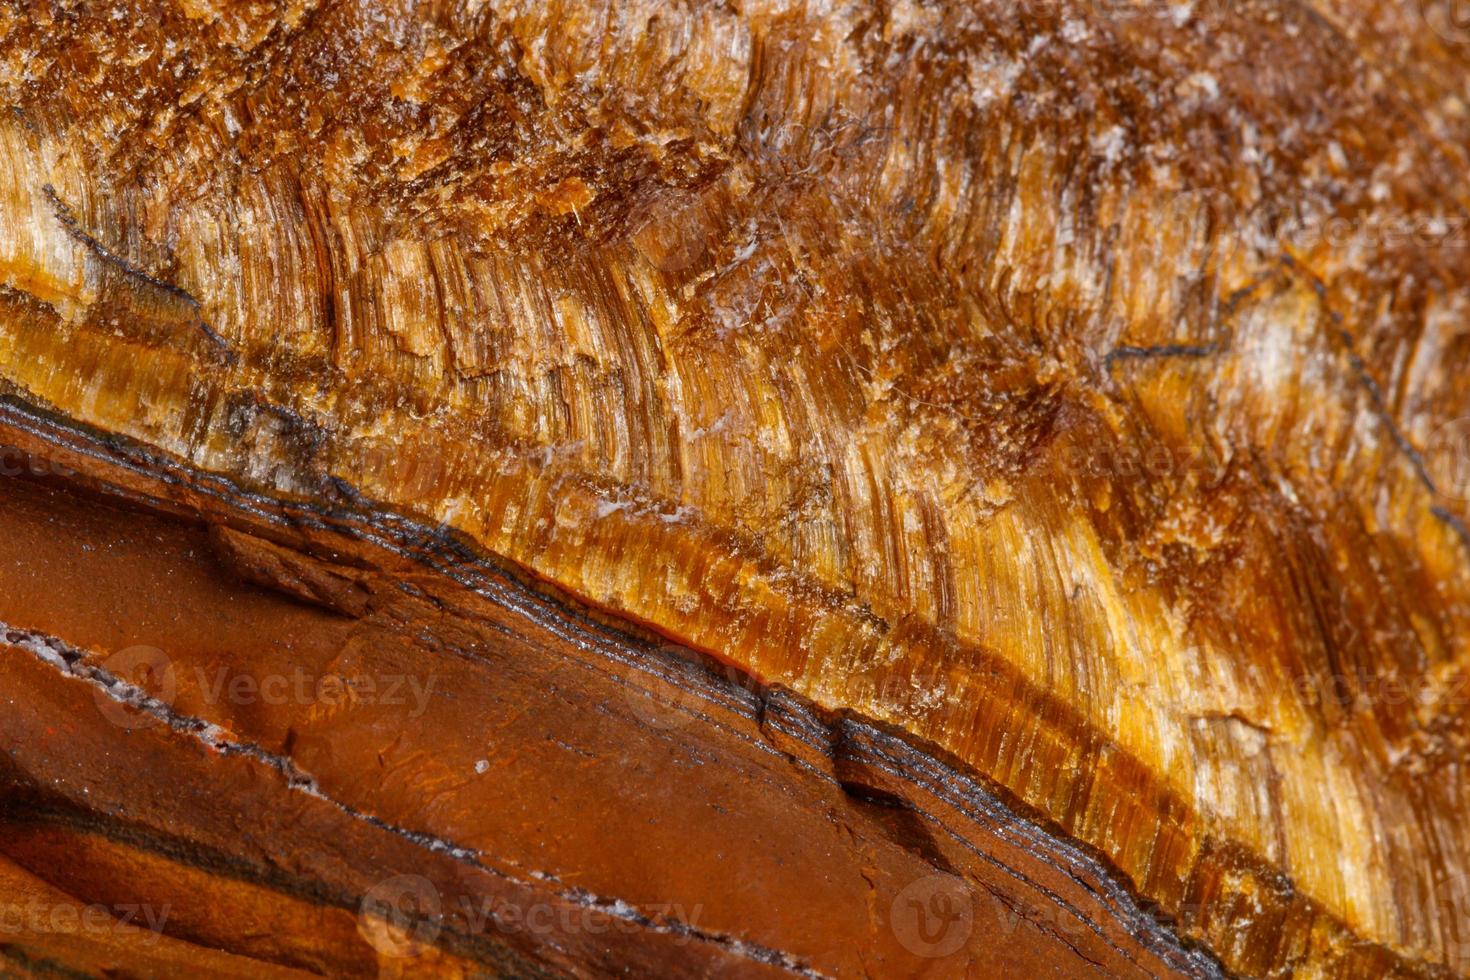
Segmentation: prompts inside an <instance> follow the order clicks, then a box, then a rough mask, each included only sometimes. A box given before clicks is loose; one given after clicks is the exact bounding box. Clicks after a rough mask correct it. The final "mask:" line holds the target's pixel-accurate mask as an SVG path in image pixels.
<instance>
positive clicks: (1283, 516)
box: [0, 0, 1470, 975]
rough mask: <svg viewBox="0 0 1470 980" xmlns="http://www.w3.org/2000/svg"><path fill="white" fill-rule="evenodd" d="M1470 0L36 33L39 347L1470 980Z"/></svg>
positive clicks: (311, 12)
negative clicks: (1467, 6) (1469, 761)
mask: <svg viewBox="0 0 1470 980" xmlns="http://www.w3.org/2000/svg"><path fill="white" fill-rule="evenodd" d="M1444 6H1445V8H1446V9H1441V7H1440V6H1438V5H1436V4H1435V3H1432V2H1429V0H1425V2H1422V3H1420V2H1411V0H1394V2H1390V3H1369V2H1366V0H1335V2H1325V0H1315V2H1310V3H1286V2H1243V3H1229V4H1225V3H1219V2H1213V0H1197V2H1194V3H1167V2H1163V0H1160V2H1155V3H1137V4H1135V3H1129V2H1124V0H1118V2H1082V0H1077V2H1039V0H1038V2H1034V3H1030V4H1027V3H1021V4H1012V3H998V2H997V3H989V2H981V3H960V2H954V3H940V4H932V5H920V4H916V3H910V2H899V3H891V4H890V3H869V2H858V3H852V4H835V3H833V4H827V3H823V2H820V0H816V2H812V3H805V4H802V3H791V4H786V3H781V2H770V3H765V2H752V3H739V4H715V3H699V2H694V3H690V4H686V5H671V4H666V3H662V2H656V3H655V2H650V3H628V4H611V5H604V4H594V3H584V2H575V0H574V2H551V3H547V2H539V0H538V2H535V3H525V4H522V5H517V4H515V3H509V2H506V3H497V2H487V3H474V2H462V3H450V2H444V3H440V2H428V0H424V2H418V3H415V2H400V3H390V2H387V0H382V2H378V0H356V2H332V0H323V2H321V3H318V4H307V3H295V4H288V5H280V4H270V3H249V4H242V3H223V2H210V0H180V2H178V3H174V4H169V3H149V4H131V3H128V4H116V5H109V4H105V3H93V4H78V5H70V4H66V5H63V4H37V5H25V6H21V5H13V6H9V7H6V8H3V9H0V92H3V93H4V99H5V102H6V104H7V108H6V111H5V112H4V114H3V116H0V377H3V379H4V380H5V382H6V384H7V387H8V389H9V391H10V393H11V395H12V396H13V397H14V398H17V399H19V400H20V401H21V402H23V403H25V404H27V405H30V406H34V407H37V408H39V409H42V410H44V411H47V412H50V413H52V414H53V415H54V416H57V417H63V418H66V419H68V420H71V421H72V422H75V423H77V424H80V425H82V426H86V427H89V428H90V430H92V431H95V432H97V433H99V434H101V435H103V436H105V434H107V433H115V434H118V435H121V436H126V437H128V438H129V439H131V440H135V441H137V442H139V443H142V444H145V445H147V446H151V447H154V448H156V449H157V450H159V451H160V452H162V453H164V454H166V455H169V456H172V457H174V458H176V459H177V460H178V461H179V462H181V463H183V464H185V465H187V466H189V467H192V468H193V469H195V470H198V471H202V472H205V473H212V474H218V475H223V476H226V477H228V478H230V479H231V480H233V481H235V482H236V483H237V484H238V485H239V486H241V487H243V488H248V489H250V490H253V491H257V492H265V493H268V494H271V495H274V496H278V497H284V498H292V499H297V500H307V501H311V502H314V503H317V504H320V505H322V506H328V507H338V508H344V509H356V510H359V511H363V512H371V511H381V512H397V513H401V514H405V515H409V516H411V517H413V518H415V519H417V520H420V521H424V522H426V523H429V524H433V525H444V526H445V527H446V528H448V529H452V530H454V531H457V532H461V533H462V534H463V535H464V536H465V537H466V538H467V539H468V540H471V541H473V542H474V543H475V544H476V545H477V546H478V547H479V548H481V549H483V551H484V552H485V553H487V554H489V555H493V556H500V557H503V558H506V559H509V560H511V561H512V562H514V563H517V564H518V565H519V566H521V567H522V568H524V569H525V570H526V571H528V572H529V573H530V574H531V575H533V576H535V577H538V578H540V579H543V580H545V581H547V582H549V583H552V584H554V585H555V586H556V587H557V588H558V589H560V590H562V591H563V592H564V593H566V594H569V595H571V596H575V597H577V598H579V599H580V600H582V601H585V602H587V603H590V604H592V605H595V606H597V607H601V608H602V609H604V610H606V611H608V612H610V613H613V614H616V615H618V616H621V617H624V618H626V619H627V620H631V621H633V622H636V623H638V624H641V625H642V626H643V627H647V628H651V629H652V630H654V631H657V632H659V633H662V634H664V635H666V636H668V637H670V638H673V639H675V640H678V641H680V642H682V643H686V644H688V645H690V646H692V647H694V648H696V649H700V650H704V651H707V652H709V653H712V654H714V655H716V656H718V657H720V658H723V659H724V660H726V661H729V662H731V663H733V664H736V665H739V666H740V667H742V668H744V669H746V670H748V671H749V672H750V673H751V674H753V675H755V676H756V677H758V678H761V679H762V680H764V681H767V682H771V683H776V684H781V685H786V686H789V687H790V688H792V689H794V690H796V691H798V692H800V693H801V694H803V695H805V696H808V697H810V698H812V699H813V700H815V701H816V702H817V703H818V704H820V705H824V706H826V707H829V708H852V709H855V710H857V711H858V712H860V713H861V714H863V715H866V716H869V717H872V718H876V719H879V720H883V721H887V722H892V723H895V724H897V725H899V726H902V727H903V728H905V729H907V730H909V731H910V732H912V733H914V734H915V735H917V736H920V737H922V738H925V739H928V740H930V741H931V742H932V743H934V744H935V745H936V746H937V747H939V748H940V749H943V750H945V751H947V752H949V753H952V754H953V755H954V756H956V757H957V758H958V759H959V760H961V761H962V762H964V763H966V764H968V765H969V766H972V767H973V768H974V769H975V770H976V771H978V773H980V774H981V775H982V776H984V777H988V778H989V779H992V780H994V781H995V782H996V783H999V784H1000V785H1001V786H1003V787H1005V788H1007V789H1008V790H1010V791H1011V792H1012V793H1014V794H1015V795H1016V796H1018V797H1019V798H1020V799H1021V800H1023V801H1025V802H1026V803H1028V804H1030V805H1032V806H1034V807H1035V808H1037V810H1039V811H1040V812H1041V813H1042V814H1044V815H1046V816H1047V817H1048V818H1049V819H1050V820H1052V821H1054V822H1055V824H1056V825H1058V826H1059V827H1060V828H1061V829H1062V830H1064V831H1065V832H1066V833H1069V834H1071V835H1073V836H1074V837H1076V838H1078V839H1080V840H1081V841H1083V842H1085V843H1086V844H1088V845H1091V846H1093V847H1095V848H1096V849H1097V850H1098V851H1099V852H1100V853H1101V854H1102V855H1103V856H1105V857H1106V858H1107V859H1108V860H1109V861H1111V862H1112V864H1113V865H1114V866H1115V867H1116V868H1117V869H1118V870H1119V871H1120V872H1121V873H1122V874H1123V875H1124V876H1125V877H1126V878H1127V880H1128V881H1130V882H1131V883H1132V885H1133V887H1134V888H1136V890H1137V891H1138V893H1139V894H1140V895H1141V896H1143V897H1144V898H1145V899H1148V900H1151V901H1155V902H1157V903H1159V904H1160V905H1161V906H1162V907H1163V908H1164V909H1165V910H1167V911H1168V912H1170V913H1172V914H1174V915H1176V916H1177V917H1178V919H1179V922H1180V929H1181V931H1182V932H1183V933H1184V934H1186V935H1188V936H1192V937H1194V938H1196V939H1198V940H1200V941H1202V942H1203V943H1204V945H1206V946H1207V947H1209V948H1210V949H1212V950H1213V951H1214V953H1215V954H1216V955H1218V956H1219V958H1220V959H1221V961H1222V962H1223V963H1224V964H1225V965H1226V966H1227V967H1228V968H1229V969H1231V970H1236V971H1239V972H1242V973H1250V974H1265V973H1281V972H1286V971H1289V970H1296V971H1298V972H1299V973H1300V974H1301V975H1312V974H1314V973H1327V972H1335V973H1339V974H1342V973H1352V972H1354V971H1360V972H1365V973H1366V972H1373V971H1377V970H1379V969H1380V968H1381V964H1382V963H1383V962H1385V957H1386V958H1387V960H1388V961H1391V962H1393V963H1395V964H1396V966H1395V967H1394V968H1395V969H1401V970H1404V971H1417V970H1423V969H1427V968H1428V967H1429V965H1431V964H1448V965H1450V966H1451V967H1454V968H1457V969H1459V970H1467V969H1470V927H1467V925H1466V923H1467V921H1470V877H1467V874H1466V873H1467V872H1470V827H1467V823H1466V821H1465V819H1464V814H1465V813H1466V812H1467V807H1470V789H1467V783H1466V781H1465V775H1464V772H1465V770H1464V766H1463V764H1462V763H1463V761H1464V759H1465V755H1466V744H1465V738H1466V727H1465V725H1466V711H1467V699H1470V681H1467V677H1466V672H1467V669H1470V533H1467V530H1466V525H1465V520H1466V517H1467V514H1470V509H1467V505H1466V498H1467V497H1470V478H1467V459H1470V421H1467V420H1466V419H1465V418H1463V417H1465V416H1470V384H1467V383H1466V382H1465V381H1464V380H1463V379H1464V374H1463V370H1462V368H1463V362H1464V360H1465V358H1466V355H1467V353H1470V329H1467V326H1466V324H1467V320H1466V316H1467V311H1470V293H1467V288H1466V285H1467V278H1470V229H1467V221H1466V206H1467V203H1470V201H1467V199H1470V180H1467V175H1470V163H1467V160H1466V147H1467V146H1470V118H1467V112H1470V109H1467V101H1466V100H1467V99H1470V93H1467V90H1466V86H1467V82H1466V79H1467V78H1470V72H1467V51H1470V31H1466V30H1464V29H1463V24H1461V23H1459V22H1458V21H1456V19H1455V18H1454V16H1453V13H1454V12H1453V10H1451V9H1448V7H1449V5H1444ZM1368 962H1372V963H1375V964H1379V966H1375V967H1374V968H1373V971H1370V970H1369V968H1368V967H1366V966H1364V964H1365V963H1368Z"/></svg>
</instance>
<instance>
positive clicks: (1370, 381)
mask: <svg viewBox="0 0 1470 980" xmlns="http://www.w3.org/2000/svg"><path fill="white" fill-rule="evenodd" d="M1281 264H1282V265H1283V266H1284V267H1285V268H1287V269H1289V270H1291V271H1293V272H1298V273H1301V275H1303V276H1304V277H1306V279H1307V282H1308V283H1309V284H1310V285H1311V287H1312V291H1313V292H1315V293H1316V294H1317V302H1318V303H1320V304H1321V305H1322V310H1323V312H1324V313H1326V314H1327V316H1328V318H1329V319H1330V320H1331V321H1332V326H1333V330H1332V336H1333V337H1334V339H1336V340H1337V342H1338V344H1339V345H1340V346H1341V347H1342V351H1343V354H1344V355H1345V356H1346V357H1347V361H1348V366H1349V367H1350V368H1352V372H1353V376H1354V377H1355V378H1357V380H1358V383H1359V384H1360V385H1362V386H1363V388H1364V389H1365V390H1366V391H1367V392H1368V401H1369V403H1370V406H1371V407H1372V409H1373V414H1374V416H1375V417H1376V418H1377V419H1378V421H1379V422H1380V423H1382V425H1383V427H1384V428H1385V429H1387V430H1388V437H1389V439H1391V440H1392V441H1393V444H1394V446H1396V447H1397V448H1398V450H1399V452H1401V453H1403V455H1404V457H1405V458H1406V459H1407V460H1408V461H1409V466H1410V467H1411V468H1412V469H1413V471H1414V476H1415V477H1416V478H1417V479H1418V481H1419V483H1420V485H1421V486H1423V487H1424V489H1425V490H1427V491H1429V495H1430V496H1431V497H1434V498H1436V499H1439V500H1444V499H1447V498H1446V495H1445V494H1443V493H1441V492H1440V489H1439V487H1438V486H1436V485H1435V482H1434V477H1432V476H1431V475H1430V474H1429V466H1428V464H1426V463H1425V462H1424V455H1423V454H1422V453H1421V452H1420V451H1419V447H1417V446H1415V445H1414V443H1413V442H1411V441H1410V440H1409V437H1408V436H1406V435H1405V434H1404V431H1403V430H1402V429H1400V428H1399V424H1398V422H1397V421H1396V420H1395V419H1394V417H1393V413H1392V412H1390V411H1389V410H1388V402H1387V400H1386V399H1385V398H1384V397H1383V389H1382V388H1381V387H1380V386H1379V384H1378V381H1377V380H1376V379H1375V378H1374V377H1373V372H1372V371H1370V370H1368V364H1367V362H1365V361H1364V360H1363V358H1362V355H1360V354H1359V353H1358V349H1357V345H1356V343H1355V342H1354V340H1353V335H1352V334H1351V333H1349V332H1348V330H1347V328H1346V327H1344V326H1343V315H1342V314H1341V313H1339V312H1337V311H1336V310H1334V309H1333V308H1332V307H1331V306H1329V305H1328V302H1327V284H1326V283H1325V282H1323V281H1322V279H1321V277H1319V276H1318V275H1317V274H1316V273H1315V272H1313V271H1312V270H1311V269H1308V268H1307V267H1306V266H1304V265H1302V264H1301V263H1300V262H1297V261H1296V260H1295V259H1293V258H1292V257H1291V256H1290V255H1289V254H1283V255H1282V256H1281ZM1429 513H1430V516H1432V517H1434V518H1435V519H1436V520H1438V521H1440V522H1441V523H1443V524H1444V525H1445V526H1446V527H1448V528H1449V529H1450V530H1451V531H1454V532H1455V535H1456V537H1458V538H1459V539H1460V544H1461V545H1462V546H1463V547H1464V549H1465V550H1466V551H1467V552H1470V528H1467V527H1466V526H1465V522H1464V521H1463V520H1461V519H1460V518H1459V517H1458V516H1457V515H1456V514H1455V513H1454V512H1453V511H1451V510H1450V509H1449V508H1448V507H1445V506H1444V505H1443V504H1437V503H1436V504H1431V505H1430V507H1429Z"/></svg>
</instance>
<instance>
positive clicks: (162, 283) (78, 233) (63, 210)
mask: <svg viewBox="0 0 1470 980" xmlns="http://www.w3.org/2000/svg"><path fill="white" fill-rule="evenodd" d="M41 190H43V191H44V192H45V193H46V200H48V201H50V202H51V211H52V213H53V214H54V215H55V216H56V220H57V222H58V223H60V225H61V227H62V228H63V229H65V230H66V233H67V234H68V235H69V236H71V238H72V239H73V240H75V241H77V242H79V243H81V244H82V245H83V246H84V247H85V248H86V249H87V250H88V251H90V252H91V253H92V254H93V255H95V256H97V257H98V258H99V259H101V260H102V261H103V262H106V263H107V264H108V265H110V266H112V267H113V268H115V269H118V270H119V271H121V272H122V273H123V274H124V275H127V276H128V277H130V278H132V279H136V280H137V281H139V282H142V283H146V284H148V285H149V286H152V287H153V288H155V289H160V290H162V291H163V292H165V293H168V294H169V295H170V296H173V297H174V298H176V299H181V300H183V301H184V302H185V303H187V304H188V305H189V306H190V308H192V309H193V310H194V312H195V313H196V314H198V317H197V319H196V320H195V322H194V325H195V326H196V327H198V328H199V332H200V333H202V334H204V336H205V338H206V339H208V340H209V342H210V343H211V344H213V345H214V346H215V347H216V348H217V349H219V350H221V351H223V352H225V353H226V354H229V355H231V357H233V356H234V351H232V350H231V349H230V344H229V342H228V341H227V340H225V338H223V337H221V336H220V335H219V334H217V333H215V331H214V329H213V328H212V327H211V326H210V325H209V324H208V323H206V322H205V321H204V304H202V303H200V302H199V300H198V299H197V298H196V297H195V296H194V294H193V293H191V292H189V291H188V290H187V289H184V288H183V287H182V286H176V285H174V284H173V283H171V282H169V281H167V280H166V279H159V278H158V277H157V276H151V275H149V274H148V273H146V272H144V271H143V270H142V269H139V268H138V267H137V266H135V265H133V264H132V263H131V262H129V261H128V260H127V259H125V258H123V257H122V256H121V255H119V254H117V253H116V252H114V251H113V250H112V249H110V248H108V247H107V246H106V245H103V244H102V243H101V242H99V241H98V240H97V239H95V238H93V237H92V236H91V235H89V234H87V233H86V232H85V231H84V230H82V226H81V224H80V223H79V222H78V221H77V217H76V214H75V213H73V211H72V209H71V208H70V207H69V206H68V205H67V203H66V202H65V201H63V200H62V199H61V198H60V197H59V196H57V193H56V188H54V187H52V186H51V185H50V184H42V185H41Z"/></svg>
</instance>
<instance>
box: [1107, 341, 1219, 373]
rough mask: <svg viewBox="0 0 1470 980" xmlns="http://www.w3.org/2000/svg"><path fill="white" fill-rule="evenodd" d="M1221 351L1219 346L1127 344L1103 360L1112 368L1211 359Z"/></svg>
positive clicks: (1109, 352)
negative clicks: (1152, 360)
mask: <svg viewBox="0 0 1470 980" xmlns="http://www.w3.org/2000/svg"><path fill="white" fill-rule="evenodd" d="M1219 349H1220V345H1219V344H1158V345H1155V346H1153V347H1134V346H1131V345H1128V344H1125V345H1123V346H1121V347H1114V348H1113V349H1112V350H1110V351H1108V353H1107V356H1106V357H1104V358H1103V365H1104V366H1105V367H1108V368H1111V367H1112V366H1113V364H1114V363H1115V362H1117V361H1123V360H1146V359H1150V358H1158V357H1194V358H1199V357H1209V356H1210V355H1211V354H1214V353H1215V352H1216V351H1218V350H1219Z"/></svg>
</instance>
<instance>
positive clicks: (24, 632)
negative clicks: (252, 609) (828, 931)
mask: <svg viewBox="0 0 1470 980" xmlns="http://www.w3.org/2000/svg"><path fill="white" fill-rule="evenodd" d="M0 639H3V640H4V642H5V643H8V644H9V645H11V646H13V647H16V648H18V649H21V650H25V651H26V652H27V653H30V654H31V655H32V656H34V657H35V658H36V659H37V660H40V661H41V662H42V663H45V664H47V665H49V666H51V667H55V668H56V669H57V670H59V671H60V672H61V673H63V674H65V675H66V676H68V677H73V678H76V679H77V680H81V681H85V682H86V683H88V684H91V685H92V686H93V687H95V688H97V689H98V690H100V691H102V692H103V693H104V694H106V695H107V696H108V697H109V698H111V699H112V700H114V701H117V702H118V703H120V704H126V705H129V706H130V707H132V708H134V709H135V710H137V711H139V712H142V713H144V714H147V715H149V716H150V717H152V718H154V719H156V720H158V721H160V722H162V723H163V724H164V725H166V726H167V727H168V728H169V729H170V730H172V731H174V732H177V733H179V734H181V735H184V736H186V737H189V738H193V739H194V740H196V741H198V742H199V743H201V744H202V745H204V746H205V748H207V749H210V750H212V751H214V752H217V753H219V754H220V755H222V756H240V757H242V758H246V759H250V760H252V761H254V762H256V763H258V764H260V765H262V766H264V767H265V768H267V769H270V770H272V771H274V772H276V773H278V774H279V775H281V776H283V777H285V780H286V787H287V789H290V790H295V791H296V792H299V793H304V794H306V795H307V796H310V797H312V798H313V799H317V800H321V801H322V802H324V803H327V804H330V805H331V806H333V807H335V808H337V809H338V810H340V811H341V812H342V813H344V814H346V815H347V816H348V817H350V818H351V819H353V820H357V821H359V822H362V823H365V824H367V825H368V826H370V827H373V828H374V829H376V830H381V831H384V832H386V833H389V834H393V835H394V836H396V837H400V838H402V839H403V840H406V841H408V842H409V843H411V844H414V845H416V846H418V847H421V848H423V849H425V850H427V851H431V852H433V853H435V854H442V855H444V856H446V857H448V858H451V859H452V860H454V861H457V862H459V863H460V864H465V865H469V866H470V867H473V868H475V869H477V870H480V871H484V872H486V873H488V874H491V875H493V876H495V877H497V878H500V879H502V880H505V881H508V882H511V883H513V884H516V885H519V886H521V887H523V888H527V889H532V890H546V889H547V885H548V884H560V882H559V880H558V879H557V878H556V877H555V876H554V875H549V874H544V873H540V872H534V871H533V872H531V876H532V878H533V879H535V880H534V881H532V880H529V879H526V878H521V877H518V876H517V875H514V874H512V873H510V872H508V871H506V870H505V869H503V868H498V867H495V866H493V865H490V864H487V863H485V861H484V859H483V856H482V852H480V851H477V850H474V849H472V848H468V847H463V846H461V845H458V844H455V843H453V842H452V841H448V840H445V839H444V838H442V837H437V836H435V835H433V834H428V833H424V832H423V831H418V830H410V829H408V828H405V827H399V826H397V825H396V824H392V823H389V822H388V821H386V820H384V819H382V818H381V817H378V816H374V815H373V814H371V813H366V812H364V811H362V810H359V809H358V808H357V807H355V806H353V805H352V804H350V803H343V802H341V801H339V800H336V799H333V798H332V797H330V796H328V795H327V794H326V793H324V792H322V789H321V786H320V785H319V784H318V783H317V781H316V779H315V778H314V777H312V776H311V775H310V774H309V773H307V772H305V771H304V770H302V769H301V768H300V767H299V766H297V765H296V763H295V762H294V761H293V760H292V759H291V758H289V757H288V756H283V755H278V754H276V753H274V752H269V751H267V750H266V749H264V748H261V747H260V746H258V745H255V744H253V743H251V742H240V741H236V740H234V739H232V738H230V737H229V733H228V732H227V731H225V729H223V728H221V727H219V726H218V725H215V724H213V723H211V722H208V721H205V720H204V719H202V718H196V717H193V716H190V715H181V714H178V713H177V712H175V711H174V710H173V708H172V707H170V706H169V704H168V703H167V702H165V701H162V700H160V699H158V698H155V697H153V696H152V695H150V694H148V692H146V691H144V690H143V689H141V688H139V687H137V686H136V685H134V684H131V683H129V682H128V681H126V680H124V679H123V678H121V677H118V676H117V675H115V674H113V673H111V672H110V671H107V670H105V669H103V668H101V667H97V666H94V665H93V664H90V663H88V662H87V651H85V650H83V649H81V648H78V647H75V646H72V645H71V644H70V643H67V642H66V641H65V640H62V639H60V638H59V637H55V636H51V635H50V634H47V633H42V632H39V631H36V630H29V629H23V628H20V627H16V626H12V625H10V624H9V623H5V622H3V621H0ZM550 890H551V891H552V892H553V894H555V895H556V897H557V898H559V899H560V900H562V901H564V902H566V903H567V904H569V905H574V906H577V907H580V908H587V909H595V910H596V911H598V912H601V913H603V914H604V915H607V916H610V917H612V918H617V919H622V920H623V921H625V922H630V923H633V924H635V925H638V926H640V927H642V928H645V929H649V930H651V931H653V932H659V933H664V934H668V935H673V936H677V937H679V938H681V939H694V940H698V941H700V942H706V943H709V944H711V945H714V946H718V947H719V948H721V949H723V950H725V951H727V952H729V953H733V954H734V955H736V956H739V957H742V958H744V959H749V960H755V961H756V962H759V963H764V964H766V965H768V966H774V967H777V968H779V969H783V970H785V971H787V972H788V973H792V974H795V975H797V976H802V977H809V978H813V980H826V975H825V974H822V973H820V972H818V971H816V970H814V969H812V968H810V967H808V966H806V965H805V964H804V963H802V962H800V961H799V960H797V959H795V958H794V957H792V956H790V955H788V954H786V953H783V952H780V951H779V950H775V949H771V948H770V947H767V946H762V945H760V944H759V943H753V942H749V941H748V940H744V939H740V938H738V937H735V936H730V935H726V934H724V933H713V932H706V931H705V930H702V929H699V928H696V927H695V926H694V925H692V924H691V923H688V922H685V921H683V920H682V919H678V918H674V917H672V916H666V915H660V916H658V917H657V918H654V917H651V916H648V915H645V914H644V913H642V912H640V911H638V909H636V908H634V907H633V906H631V905H629V904H628V903H627V902H624V901H622V900H621V899H617V898H607V897H604V896H601V895H596V894H594V893H592V892H589V891H587V890H586V889H583V888H576V887H570V888H552V889H550Z"/></svg>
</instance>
